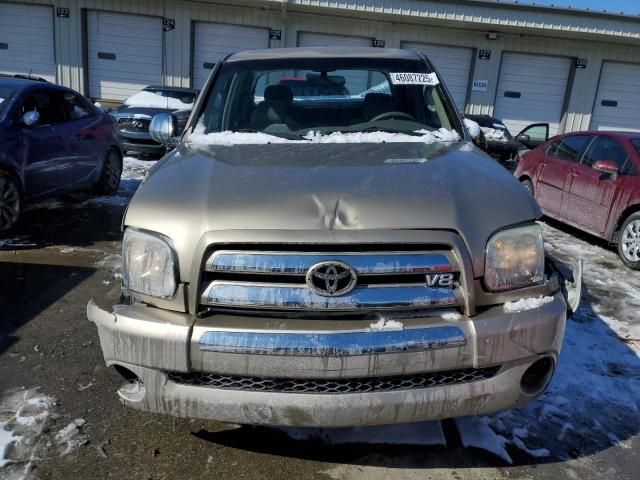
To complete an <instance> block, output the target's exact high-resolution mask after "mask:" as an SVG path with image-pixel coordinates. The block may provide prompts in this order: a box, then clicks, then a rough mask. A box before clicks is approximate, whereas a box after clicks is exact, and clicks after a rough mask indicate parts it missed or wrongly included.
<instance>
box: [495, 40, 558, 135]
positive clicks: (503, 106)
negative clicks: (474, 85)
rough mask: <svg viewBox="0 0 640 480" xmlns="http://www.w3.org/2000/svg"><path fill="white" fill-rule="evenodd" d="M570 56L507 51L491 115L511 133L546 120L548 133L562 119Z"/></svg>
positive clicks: (553, 129)
mask: <svg viewBox="0 0 640 480" xmlns="http://www.w3.org/2000/svg"><path fill="white" fill-rule="evenodd" d="M570 72H571V59H569V58H567V57H552V56H548V55H529V54H522V53H511V52H506V53H504V54H503V56H502V64H501V67H500V77H499V79H498V91H497V94H496V102H495V109H494V115H495V116H496V117H498V118H499V119H501V120H502V121H503V122H504V124H505V125H506V126H507V128H508V129H509V131H510V132H511V134H512V135H517V134H518V133H519V132H520V131H521V130H522V129H524V128H525V127H526V126H527V125H529V124H531V123H548V124H549V134H550V135H555V134H556V133H557V132H558V129H559V126H560V122H561V120H562V113H563V111H562V110H563V107H564V105H565V95H566V93H567V84H568V82H569V75H570Z"/></svg>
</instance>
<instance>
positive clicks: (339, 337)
mask: <svg viewBox="0 0 640 480" xmlns="http://www.w3.org/2000/svg"><path fill="white" fill-rule="evenodd" d="M566 312H567V303H566V302H565V299H564V298H563V296H562V294H561V293H560V292H557V293H556V294H555V296H554V299H553V301H552V302H549V303H546V304H544V305H542V306H540V307H539V308H537V309H535V310H529V311H523V312H518V313H508V312H505V311H504V309H503V307H502V306H496V307H492V308H489V309H486V310H485V311H483V312H480V313H479V314H478V315H476V316H474V317H473V318H469V317H460V318H453V317H451V316H442V315H440V314H439V313H438V311H437V310H434V311H433V312H432V313H430V314H429V316H425V317H421V318H412V319H404V320H402V323H403V324H404V325H403V329H402V330H399V331H371V329H370V328H369V325H370V324H371V323H372V322H371V321H363V320H353V321H344V320H340V321H336V320H312V319H304V320H300V319H297V320H291V319H256V318H255V317H238V316H225V315H214V316H211V317H208V318H204V319H196V318H195V317H193V316H191V315H187V314H181V313H175V312H169V311H165V310H161V309H157V308H151V307H146V306H144V305H131V306H124V305H118V306H116V307H114V311H113V313H109V312H107V311H105V310H102V309H100V308H99V307H98V306H97V305H96V304H95V303H93V302H90V303H89V305H88V307H87V314H88V317H89V319H90V320H91V321H92V322H94V323H96V325H97V327H98V331H99V335H100V342H101V345H102V349H103V353H104V357H105V360H106V362H107V364H108V365H120V366H122V367H125V368H127V369H129V370H130V371H132V372H133V373H134V374H135V375H136V376H137V377H138V378H139V381H138V382H134V383H132V384H126V385H125V386H123V387H122V388H121V389H120V390H119V392H118V393H119V395H120V397H121V399H122V401H123V402H124V403H125V404H127V405H129V406H131V407H134V408H138V409H143V410H149V411H154V412H161V413H168V414H171V415H176V416H183V417H194V418H204V419H212V420H219V421H225V422H234V423H247V424H263V425H292V426H327V427H333V426H350V425H351V426H353V425H373V424H387V423H400V422H412V421H422V420H431V419H440V418H447V417H454V416H462V415H477V414H484V413H489V412H493V411H497V410H503V409H507V408H512V407H515V406H520V405H523V404H525V403H527V402H528V401H530V400H532V399H533V398H535V396H537V395H539V394H540V393H541V392H542V391H543V390H544V389H541V390H540V391H536V392H535V393H534V394H528V393H526V392H525V391H523V389H522V388H521V379H522V376H523V374H524V372H525V371H526V370H527V368H528V367H529V366H530V365H531V364H533V363H534V362H535V361H536V360H537V359H539V358H540V357H541V356H547V357H550V358H552V359H553V361H554V363H555V361H556V359H557V356H558V354H559V351H560V347H561V344H562V338H563V335H564V328H565V319H566ZM374 330H375V329H374ZM489 366H500V370H499V371H498V373H497V374H496V375H495V376H492V377H491V378H488V379H482V380H477V381H472V382H466V383H457V384H451V385H438V386H433V387H429V388H417V389H410V390H403V389H398V390H393V391H380V392H378V391H374V392H367V393H344V394H343V393H331V394H325V393H290V392H286V393H283V392H273V391H269V392H265V391H247V390H234V389H227V388H216V387H212V386H194V385H189V384H184V383H176V382H173V381H171V380H169V378H168V376H167V372H184V373H189V372H215V373H219V374H224V375H231V376H251V377H276V378H283V377H284V378H296V379H331V378H335V379H346V378H369V377H386V376H393V375H411V374H419V373H423V372H438V371H440V372H446V371H453V370H459V369H465V368H483V367H489Z"/></svg>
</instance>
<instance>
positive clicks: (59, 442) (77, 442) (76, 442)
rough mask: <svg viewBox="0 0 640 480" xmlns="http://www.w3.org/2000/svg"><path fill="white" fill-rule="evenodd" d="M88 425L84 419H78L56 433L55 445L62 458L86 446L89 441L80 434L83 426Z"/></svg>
mask: <svg viewBox="0 0 640 480" xmlns="http://www.w3.org/2000/svg"><path fill="white" fill-rule="evenodd" d="M85 423H87V421H86V420H85V419H83V418H76V419H75V420H74V421H72V422H71V423H70V424H69V425H67V426H66V427H64V428H63V429H62V430H60V431H59V432H57V433H56V435H55V437H54V439H53V440H54V443H55V445H56V448H57V450H58V454H59V455H60V456H61V457H64V456H65V455H68V454H69V453H71V452H73V451H74V450H76V449H77V448H78V447H80V446H82V445H86V444H87V442H88V439H87V437H86V436H85V435H82V434H81V433H80V429H81V428H82V426H83V425H84V424H85Z"/></svg>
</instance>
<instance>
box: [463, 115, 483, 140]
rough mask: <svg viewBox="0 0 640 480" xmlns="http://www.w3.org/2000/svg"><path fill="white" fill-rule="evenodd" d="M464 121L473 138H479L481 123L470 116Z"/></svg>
mask: <svg viewBox="0 0 640 480" xmlns="http://www.w3.org/2000/svg"><path fill="white" fill-rule="evenodd" d="M463 121H464V126H465V127H466V128H467V130H469V135H471V136H472V137H473V138H478V137H479V136H480V125H478V123H477V122H474V121H473V120H470V119H468V118H464V119H463Z"/></svg>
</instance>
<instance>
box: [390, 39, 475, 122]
mask: <svg viewBox="0 0 640 480" xmlns="http://www.w3.org/2000/svg"><path fill="white" fill-rule="evenodd" d="M402 48H406V49H408V50H414V51H416V52H422V53H424V54H425V55H426V56H427V57H428V58H429V60H431V63H433V64H434V65H435V67H436V69H437V70H438V73H439V74H440V76H441V77H442V80H443V81H444V83H445V85H446V86H447V88H448V89H449V92H450V93H451V96H452V97H453V101H454V102H455V104H456V106H457V107H458V109H459V110H460V111H464V107H465V102H466V100H467V90H468V89H469V72H470V70H471V60H472V58H473V50H472V49H470V48H464V47H447V46H442V45H428V44H426V43H415V42H402Z"/></svg>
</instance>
